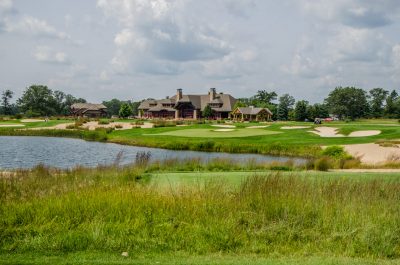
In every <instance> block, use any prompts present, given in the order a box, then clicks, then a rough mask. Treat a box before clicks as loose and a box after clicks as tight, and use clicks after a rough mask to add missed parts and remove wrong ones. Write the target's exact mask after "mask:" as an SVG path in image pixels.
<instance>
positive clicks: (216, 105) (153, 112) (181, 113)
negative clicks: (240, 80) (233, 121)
mask: <svg viewBox="0 0 400 265" xmlns="http://www.w3.org/2000/svg"><path fill="white" fill-rule="evenodd" d="M236 101H237V100H236V99H235V98H234V97H232V96H231V95H229V94H224V93H217V91H216V89H215V88H210V91H209V92H208V94H204V95H186V94H183V91H182V89H178V90H177V91H176V95H174V96H172V97H167V98H165V99H160V100H152V99H151V100H144V101H143V102H142V103H141V104H140V106H139V116H140V118H148V119H154V118H155V119H176V120H179V119H200V118H203V117H204V116H203V111H204V109H205V108H206V107H207V106H210V107H211V109H212V110H213V116H212V117H209V118H210V119H225V118H229V116H230V113H231V112H232V110H233V108H234V106H235V103H236Z"/></svg>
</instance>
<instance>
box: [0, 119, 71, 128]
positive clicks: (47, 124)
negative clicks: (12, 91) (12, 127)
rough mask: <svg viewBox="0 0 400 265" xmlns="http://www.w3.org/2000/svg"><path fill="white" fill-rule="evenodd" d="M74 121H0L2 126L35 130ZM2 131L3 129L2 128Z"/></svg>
mask: <svg viewBox="0 0 400 265" xmlns="http://www.w3.org/2000/svg"><path fill="white" fill-rule="evenodd" d="M73 122H74V121H73V120H49V121H48V122H45V121H38V122H21V120H9V121H8V120H4V121H0V125H2V124H4V125H5V124H18V125H25V126H23V127H18V128H21V129H22V128H35V127H51V126H55V125H57V124H62V123H73ZM0 129H1V128H0Z"/></svg>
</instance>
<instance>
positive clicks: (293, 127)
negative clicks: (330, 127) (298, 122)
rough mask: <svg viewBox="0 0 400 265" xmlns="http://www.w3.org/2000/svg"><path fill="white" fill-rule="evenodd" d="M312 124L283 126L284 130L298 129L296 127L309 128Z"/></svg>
mask: <svg viewBox="0 0 400 265" xmlns="http://www.w3.org/2000/svg"><path fill="white" fill-rule="evenodd" d="M308 128H311V126H283V127H281V129H282V130H296V129H308Z"/></svg>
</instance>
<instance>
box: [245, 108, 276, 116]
mask: <svg viewBox="0 0 400 265" xmlns="http://www.w3.org/2000/svg"><path fill="white" fill-rule="evenodd" d="M237 109H238V110H239V112H240V113H242V114H245V115H257V114H259V113H260V112H261V111H263V110H265V111H267V112H268V113H269V114H271V115H272V112H271V111H270V110H269V109H268V108H254V107H238V108H237Z"/></svg>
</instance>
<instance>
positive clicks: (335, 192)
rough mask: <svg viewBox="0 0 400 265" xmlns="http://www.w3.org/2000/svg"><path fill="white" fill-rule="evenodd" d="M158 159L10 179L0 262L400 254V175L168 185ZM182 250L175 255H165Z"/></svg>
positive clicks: (5, 180) (351, 259)
mask: <svg viewBox="0 0 400 265" xmlns="http://www.w3.org/2000/svg"><path fill="white" fill-rule="evenodd" d="M150 166H151V165H149V166H147V167H145V166H144V165H141V166H136V167H135V166H130V167H125V168H119V169H118V170H117V168H112V167H110V168H98V169H83V168H78V169H74V170H69V171H58V170H48V169H46V168H44V167H37V168H36V169H34V170H33V171H18V172H16V173H15V175H12V176H7V177H2V178H1V179H0V194H1V197H0V202H1V203H0V238H1V240H0V260H1V259H3V260H5V259H7V257H10V259H9V260H14V261H15V263H18V261H22V260H24V259H26V258H28V257H32V256H33V257H34V259H36V260H37V262H38V263H40V261H44V260H45V259H44V257H46V255H49V256H52V255H53V256H56V257H55V259H57V257H67V256H68V257H69V258H72V260H74V259H77V260H76V261H79V262H81V263H84V262H83V261H84V259H85V257H86V258H90V257H91V255H94V256H96V254H91V253H100V254H98V255H99V257H102V256H108V258H107V259H108V260H110V261H111V260H114V259H115V263H118V262H119V261H121V263H123V262H126V260H121V257H120V254H121V253H122V252H124V251H127V252H128V253H130V258H127V260H129V259H132V260H136V261H137V264H141V263H140V260H143V264H146V262H145V261H147V262H149V261H150V260H151V261H154V260H155V259H157V257H159V258H160V261H162V259H164V260H168V262H169V264H186V263H187V262H184V260H185V257H186V260H187V258H188V257H190V256H195V257H199V258H197V259H194V261H192V263H189V264H219V263H215V261H210V260H208V259H207V258H205V257H207V256H210V255H211V257H212V256H217V257H218V256H220V257H221V258H220V260H221V261H224V262H225V264H241V263H242V262H239V261H243V263H246V262H252V261H253V260H255V261H257V262H258V263H259V264H263V262H267V261H268V260H269V261H268V262H270V263H266V264H295V262H293V261H292V260H291V258H288V257H293V259H294V260H295V261H297V262H299V261H301V262H303V261H304V263H305V264H320V263H319V262H320V261H324V263H325V261H326V264H357V262H358V264H365V263H363V262H369V261H371V264H374V263H373V262H377V261H376V260H380V261H382V262H387V263H388V264H389V263H390V262H391V261H393V262H394V261H395V259H398V258H400V238H399V234H400V179H399V178H395V177H394V176H392V177H389V178H380V176H379V174H378V173H377V174H376V176H370V177H369V178H366V179H360V178H351V177H343V174H344V173H343V174H342V175H340V174H339V173H338V175H335V176H330V177H327V178H324V175H323V174H324V173H319V174H321V175H319V176H320V177H316V176H308V175H307V174H305V173H303V174H302V175H298V174H297V173H296V172H292V173H284V174H279V173H271V172H270V173H261V172H258V173H254V172H253V173H249V174H248V176H244V177H243V178H242V179H241V180H240V181H239V182H237V183H236V184H235V185H232V184H231V183H230V182H227V181H226V179H224V178H218V177H217V176H215V175H214V177H213V178H206V179H203V181H196V182H192V183H183V182H182V183H180V185H172V184H171V185H164V184H162V183H159V182H157V181H154V180H155V179H154V176H153V175H152V174H149V173H148V172H147V173H146V171H147V170H146V168H147V169H148V168H149V167H150ZM204 174H208V173H204ZM214 174H217V173H214ZM200 180H201V179H200ZM79 253H84V254H79ZM101 253H103V254H101ZM174 254H177V258H176V259H175V260H174V259H173V258H172V259H168V258H165V257H166V256H167V257H168V256H169V257H171V256H175V255H174ZM80 255H81V256H80ZM225 256H226V257H227V259H228V260H225V259H224V257H225ZM234 256H238V258H232V257H234ZM135 257H136V258H137V259H135ZM202 257H203V258H202ZM252 257H254V258H252ZM313 257H315V258H313ZM318 257H324V258H318ZM100 259H101V258H98V260H100ZM216 260H218V259H216ZM336 260H339V261H343V263H340V262H338V263H335V262H336ZM79 262H77V263H79ZM213 262H214V263H213ZM72 263H75V262H72ZM223 264H224V263H223ZM376 264H378V263H376Z"/></svg>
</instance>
